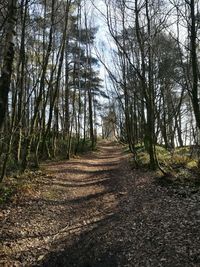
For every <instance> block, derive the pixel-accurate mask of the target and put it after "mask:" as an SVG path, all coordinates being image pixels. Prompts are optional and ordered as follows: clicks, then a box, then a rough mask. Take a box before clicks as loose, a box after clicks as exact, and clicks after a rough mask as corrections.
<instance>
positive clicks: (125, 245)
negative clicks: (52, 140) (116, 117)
mask: <svg viewBox="0 0 200 267" xmlns="http://www.w3.org/2000/svg"><path fill="white" fill-rule="evenodd" d="M129 159H130V155H129V154H127V153H124V152H123V149H122V147H121V146H120V145H118V144H115V143H111V142H104V143H100V145H99V146H98V149H97V151H95V152H92V153H88V154H86V155H84V156H81V157H79V158H74V159H72V160H71V161H62V162H53V163H52V162H48V163H45V164H44V165H43V172H41V173H40V172H38V174H37V175H31V176H30V177H29V178H28V182H27V183H28V184H26V186H24V187H23V190H22V192H21V193H18V194H16V195H15V197H13V199H12V201H10V202H9V203H5V204H2V205H1V210H0V266H27V267H28V266H47V267H48V266H49V267H51V266H52V267H56V266H58V267H62V266H63V267H64V266H65V267H68V266H69V267H73V266H77V267H78V266H79V267H97V266H98V267H100V266H101V267H117V266H124V267H125V266H134V267H137V266H141V267H151V266H152V267H158V266H165V267H176V266H180V267H192V266H196V267H199V266H200V204H199V203H200V191H199V190H198V189H194V188H190V187H187V188H185V187H184V188H183V187H180V186H179V187H177V186H172V185H169V186H162V185H160V184H158V183H156V182H155V179H154V177H153V173H151V172H148V171H141V170H134V169H131V164H130V160H129ZM44 173H46V174H44ZM26 179H27V177H26Z"/></svg>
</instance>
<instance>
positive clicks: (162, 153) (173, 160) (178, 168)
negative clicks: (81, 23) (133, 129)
mask: <svg viewBox="0 0 200 267" xmlns="http://www.w3.org/2000/svg"><path fill="white" fill-rule="evenodd" d="M136 151H137V163H138V165H139V167H140V168H142V169H147V168H148V166H149V155H148V153H147V152H146V151H145V148H144V146H143V145H141V144H140V145H137V146H136ZM156 155H157V158H158V162H159V165H160V166H161V168H162V169H163V170H164V171H165V172H166V173H167V175H164V174H163V173H162V172H161V171H159V170H158V171H157V172H156V174H155V176H156V177H157V178H159V179H165V182H166V184H171V183H174V184H193V185H200V178H199V177H200V173H199V169H198V167H197V158H196V157H195V156H191V151H190V147H188V146H187V147H181V148H176V149H174V150H173V151H168V150H167V149H165V148H164V147H162V146H158V145H157V146H156Z"/></svg>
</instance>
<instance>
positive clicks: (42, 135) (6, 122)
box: [0, 0, 101, 179]
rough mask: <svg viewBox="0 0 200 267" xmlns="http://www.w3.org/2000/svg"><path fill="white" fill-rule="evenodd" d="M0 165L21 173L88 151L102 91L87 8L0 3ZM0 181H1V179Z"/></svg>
mask: <svg viewBox="0 0 200 267" xmlns="http://www.w3.org/2000/svg"><path fill="white" fill-rule="evenodd" d="M0 6H1V16H0V47H1V49H0V51H1V52H0V71H1V75H0V113H1V114H0V127H1V133H0V135H1V139H0V161H1V166H2V171H1V177H2V178H3V177H4V175H5V171H6V168H7V165H9V166H10V167H13V168H18V169H21V170H25V169H26V168H27V166H28V165H29V164H34V165H35V166H38V164H39V161H40V160H41V159H47V158H53V157H55V156H56V155H62V156H64V157H66V158H70V155H71V154H72V153H76V152H77V151H78V150H80V149H84V147H85V146H86V145H88V142H89V145H90V146H91V147H92V148H93V147H94V146H95V142H96V133H95V128H96V126H95V112H96V107H97V104H98V103H97V102H98V101H97V96H98V94H100V93H101V79H100V78H99V75H98V61H97V59H95V57H94V56H93V55H92V46H93V42H94V39H95V33H96V31H97V29H96V28H94V27H92V26H91V23H90V20H89V15H88V10H87V3H86V2H84V1H72V0H61V1H59V0H36V1H35V0H34V1H29V0H20V1H17V0H7V1H3V0H2V1H1V2H0ZM2 178H1V179H2Z"/></svg>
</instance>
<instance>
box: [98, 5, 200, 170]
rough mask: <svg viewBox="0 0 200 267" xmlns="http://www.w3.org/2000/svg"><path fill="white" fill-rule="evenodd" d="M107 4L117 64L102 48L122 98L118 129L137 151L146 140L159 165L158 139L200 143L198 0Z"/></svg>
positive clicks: (117, 96)
mask: <svg viewBox="0 0 200 267" xmlns="http://www.w3.org/2000/svg"><path fill="white" fill-rule="evenodd" d="M104 3H105V10H106V12H104V13H103V12H101V11H100V10H99V12H100V13H101V15H102V16H103V17H104V20H105V23H106V25H107V28H108V32H109V34H110V36H111V38H110V43H111V44H112V50H111V51H112V63H114V65H115V68H114V69H113V68H112V67H111V65H110V64H109V62H108V61H105V60H104V59H103V57H102V56H101V55H100V53H99V58H100V60H101V61H102V62H103V64H104V66H105V68H106V69H107V71H108V73H109V77H110V80H111V82H112V84H113V88H114V89H115V99H117V100H118V101H117V102H116V101H113V103H114V106H115V112H116V114H118V115H117V116H116V118H117V121H116V124H117V128H118V131H117V132H118V133H119V137H120V138H121V139H122V140H124V141H125V142H128V144H129V147H130V150H131V151H132V152H133V154H134V155H136V145H137V144H138V143H140V144H143V145H144V147H145V149H146V151H147V152H148V154H149V158H150V167H151V168H152V169H155V168H157V167H159V163H158V160H157V156H156V145H157V144H159V145H162V146H164V147H165V148H166V149H169V150H172V149H174V148H175V147H176V146H184V145H198V144H199V131H200V125H199V117H200V103H199V93H200V88H199V87H200V82H199V80H200V75H199V73H200V72H199V64H200V58H199V48H200V42H199V28H200V21H199V14H200V12H199V6H198V1H194V0H188V1H186V0H185V1H179V0H175V1H150V0H133V1H126V0H112V1H107V0H105V1H104ZM94 5H95V3H94ZM113 43H114V44H115V46H114V45H113ZM113 47H114V48H113ZM120 114H123V115H120Z"/></svg>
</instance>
